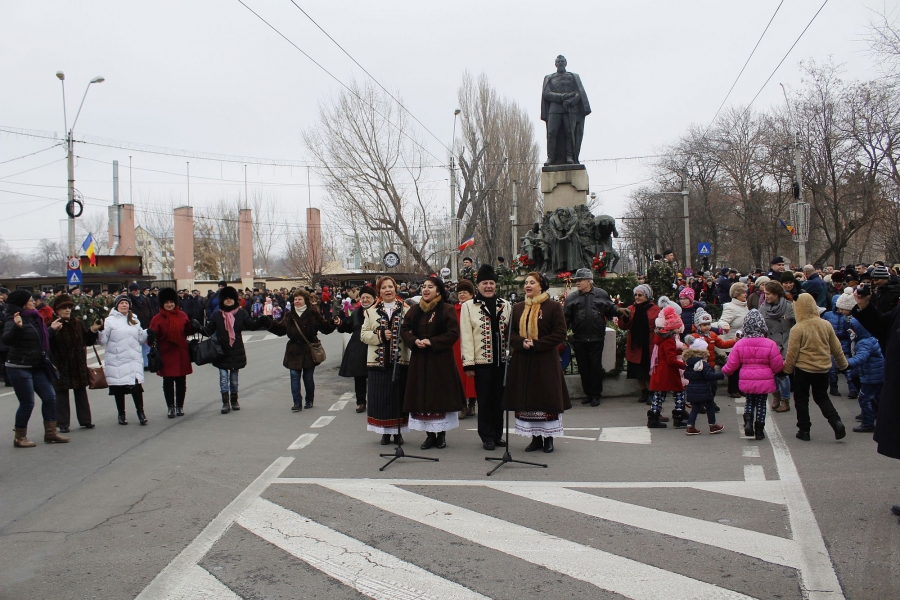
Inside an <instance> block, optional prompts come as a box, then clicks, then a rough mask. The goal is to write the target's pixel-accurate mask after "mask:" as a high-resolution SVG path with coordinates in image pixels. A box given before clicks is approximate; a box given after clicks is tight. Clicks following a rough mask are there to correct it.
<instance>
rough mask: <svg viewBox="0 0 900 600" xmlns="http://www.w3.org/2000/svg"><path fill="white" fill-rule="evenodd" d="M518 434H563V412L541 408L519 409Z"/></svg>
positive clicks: (545, 435) (526, 435) (544, 435)
mask: <svg viewBox="0 0 900 600" xmlns="http://www.w3.org/2000/svg"><path fill="white" fill-rule="evenodd" d="M516 434H518V435H522V436H525V437H531V436H535V435H540V436H543V437H559V436H561V435H563V425H562V413H547V412H544V411H541V410H517V411H516Z"/></svg>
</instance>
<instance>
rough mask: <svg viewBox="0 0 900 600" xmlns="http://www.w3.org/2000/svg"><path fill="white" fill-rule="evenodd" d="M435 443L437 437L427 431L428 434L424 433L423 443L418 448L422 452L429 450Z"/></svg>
mask: <svg viewBox="0 0 900 600" xmlns="http://www.w3.org/2000/svg"><path fill="white" fill-rule="evenodd" d="M436 441H437V436H436V435H435V434H434V433H432V432H430V431H428V432H426V433H425V441H424V442H422V445H421V446H419V447H420V448H421V449H422V450H428V449H429V448H431V447H432V446H434V443H435V442H436Z"/></svg>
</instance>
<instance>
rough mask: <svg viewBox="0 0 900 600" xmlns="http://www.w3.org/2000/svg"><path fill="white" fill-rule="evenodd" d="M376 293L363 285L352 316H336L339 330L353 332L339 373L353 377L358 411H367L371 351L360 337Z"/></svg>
mask: <svg viewBox="0 0 900 600" xmlns="http://www.w3.org/2000/svg"><path fill="white" fill-rule="evenodd" d="M376 295H377V294H376V293H375V289H374V288H372V287H370V286H368V285H367V286H365V287H363V289H362V291H361V292H360V293H359V306H358V307H356V309H355V310H354V311H353V312H351V313H350V316H348V317H345V318H341V317H335V318H334V324H335V325H337V330H338V331H340V332H341V333H349V334H351V335H350V341H349V342H347V347H346V348H345V349H344V356H343V358H341V368H340V370H339V371H338V375H339V376H341V377H352V378H353V383H354V387H355V389H356V412H358V413H362V412H366V385H367V383H368V382H367V379H368V368H367V367H366V357H367V355H368V352H369V347H368V345H366V344H364V343H363V342H362V340H360V339H359V334H360V331H361V330H362V326H363V323H364V322H365V321H366V310H368V308H369V307H370V306H372V305H373V304H374V303H375V296H376Z"/></svg>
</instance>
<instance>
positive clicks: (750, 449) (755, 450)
mask: <svg viewBox="0 0 900 600" xmlns="http://www.w3.org/2000/svg"><path fill="white" fill-rule="evenodd" d="M742 454H743V456H744V458H759V446H744V448H743V450H742Z"/></svg>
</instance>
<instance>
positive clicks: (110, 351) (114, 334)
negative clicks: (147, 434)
mask: <svg viewBox="0 0 900 600" xmlns="http://www.w3.org/2000/svg"><path fill="white" fill-rule="evenodd" d="M146 341H147V332H146V331H145V330H144V329H141V323H140V321H138V318H137V317H136V316H135V315H134V314H133V313H132V312H131V300H130V299H129V298H128V296H127V295H125V294H123V295H121V296H119V297H118V298H116V301H115V304H113V309H112V310H111V311H109V316H108V317H106V321H104V323H103V330H102V331H101V332H100V337H99V342H100V344H101V345H103V346H106V364H104V365H103V372H104V373H105V374H106V382H107V383H108V384H109V395H110V396H114V397H115V399H116V409H117V410H118V411H119V425H128V421H126V420H125V394H131V397H132V399H133V400H134V408H135V410H136V411H137V417H138V421H140V423H141V425H146V424H147V417H146V416H145V415H144V388H143V386H142V385H141V384H142V383H144V355H143V352H142V350H141V347H142V346H141V345H142V344H144V343H145V342H146Z"/></svg>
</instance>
